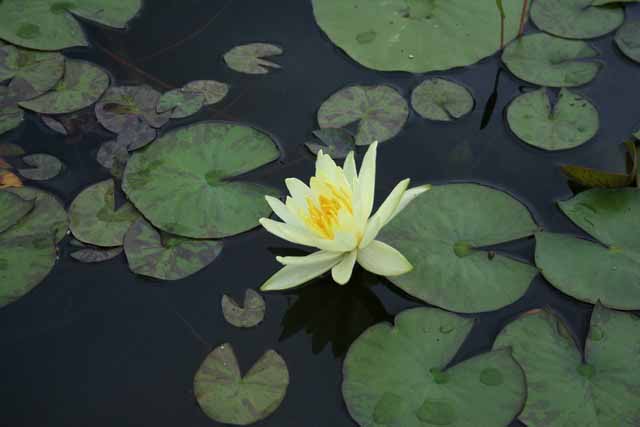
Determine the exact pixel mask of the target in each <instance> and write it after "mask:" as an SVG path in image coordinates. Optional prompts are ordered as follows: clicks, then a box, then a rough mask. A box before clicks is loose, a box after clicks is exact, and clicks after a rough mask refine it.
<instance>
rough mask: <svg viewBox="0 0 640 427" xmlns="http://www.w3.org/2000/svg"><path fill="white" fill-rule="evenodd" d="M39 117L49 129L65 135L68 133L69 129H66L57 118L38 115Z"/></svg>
mask: <svg viewBox="0 0 640 427" xmlns="http://www.w3.org/2000/svg"><path fill="white" fill-rule="evenodd" d="M40 118H41V119H42V123H44V124H45V126H46V127H48V128H49V129H51V130H52V131H54V132H56V133H59V134H61V135H65V136H67V135H69V131H68V130H67V128H66V127H64V125H63V124H62V123H60V122H59V121H58V120H56V119H54V118H53V117H51V116H45V115H40Z"/></svg>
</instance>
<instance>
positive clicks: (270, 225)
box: [260, 218, 319, 246]
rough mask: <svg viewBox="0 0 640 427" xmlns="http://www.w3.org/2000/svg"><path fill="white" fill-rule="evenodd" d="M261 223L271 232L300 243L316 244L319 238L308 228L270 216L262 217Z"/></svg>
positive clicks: (306, 244) (305, 244)
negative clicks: (270, 217) (275, 219)
mask: <svg viewBox="0 0 640 427" xmlns="http://www.w3.org/2000/svg"><path fill="white" fill-rule="evenodd" d="M260 224H261V225H262V226H263V227H264V228H265V229H266V230H267V231H268V232H269V233H271V234H275V235H276V236H278V237H280V238H281V239H284V240H288V241H290V242H293V243H297V244H299V245H304V246H316V244H317V243H318V240H319V239H317V238H316V237H315V236H314V235H313V234H311V233H310V232H308V231H307V230H306V229H304V228H301V227H296V226H295V225H290V224H285V223H282V222H277V221H274V220H272V219H269V218H260Z"/></svg>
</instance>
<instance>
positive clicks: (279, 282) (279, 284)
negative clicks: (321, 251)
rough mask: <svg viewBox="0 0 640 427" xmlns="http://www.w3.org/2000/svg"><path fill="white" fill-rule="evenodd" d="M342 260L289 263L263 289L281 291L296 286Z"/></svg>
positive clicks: (261, 288) (319, 274) (324, 271)
mask: <svg viewBox="0 0 640 427" xmlns="http://www.w3.org/2000/svg"><path fill="white" fill-rule="evenodd" d="M338 262H340V258H336V259H333V260H326V261H324V262H315V263H312V264H300V265H287V266H285V267H283V268H282V269H280V270H279V271H278V272H277V273H276V274H274V275H273V276H271V278H269V280H267V281H266V282H265V283H264V284H263V285H262V286H261V287H260V290H262V291H281V290H284V289H291V288H295V287H296V286H300V285H302V284H304V283H306V282H308V281H309V280H311V279H314V278H316V277H318V276H321V275H323V274H324V273H326V272H327V271H329V270H331V268H333V266H334V265H336V264H337V263H338Z"/></svg>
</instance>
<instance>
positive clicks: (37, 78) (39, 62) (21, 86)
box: [0, 45, 64, 101]
mask: <svg viewBox="0 0 640 427" xmlns="http://www.w3.org/2000/svg"><path fill="white" fill-rule="evenodd" d="M63 74H64V56H62V55H61V54H59V53H57V52H37V51H33V50H26V49H20V48H17V47H15V46H11V45H4V46H0V81H3V80H9V79H11V82H10V83H9V92H10V93H11V94H12V95H13V96H15V97H16V98H17V99H19V100H21V101H24V100H27V99H31V98H35V97H36V96H39V95H42V94H43V93H45V92H47V91H48V90H49V89H51V88H53V87H54V86H55V85H56V83H58V81H59V80H60V79H61V78H62V75H63Z"/></svg>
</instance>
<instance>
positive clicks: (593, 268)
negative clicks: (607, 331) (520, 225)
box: [536, 188, 640, 310]
mask: <svg viewBox="0 0 640 427" xmlns="http://www.w3.org/2000/svg"><path fill="white" fill-rule="evenodd" d="M559 205H560V209H562V211H563V212H564V213H565V215H567V216H568V217H569V218H570V219H571V220H572V221H573V222H574V223H576V224H577V225H578V226H579V227H580V228H582V229H583V230H585V231H586V232H587V233H589V234H590V235H592V236H593V237H594V238H595V239H597V240H598V241H599V242H600V243H593V242H590V241H588V240H584V239H579V238H576V237H573V236H568V235H562V234H553V233H539V234H537V235H536V241H537V244H536V264H537V265H538V267H539V268H540V270H541V271H542V274H543V275H544V277H545V278H546V279H547V280H548V281H549V282H551V284H552V285H553V286H555V287H556V288H558V289H559V290H561V291H562V292H564V293H566V294H569V295H571V296H572V297H574V298H577V299H579V300H581V301H587V302H590V303H592V304H595V303H596V302H598V301H600V302H602V303H603V304H605V305H607V306H609V307H614V308H619V309H622V310H638V309H640V285H639V284H640V231H639V230H638V227H637V222H638V217H639V216H640V190H637V189H634V188H621V189H615V190H609V189H593V190H589V191H585V192H583V193H580V194H578V195H577V196H575V197H574V198H573V199H570V200H567V201H564V202H560V203H559Z"/></svg>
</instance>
